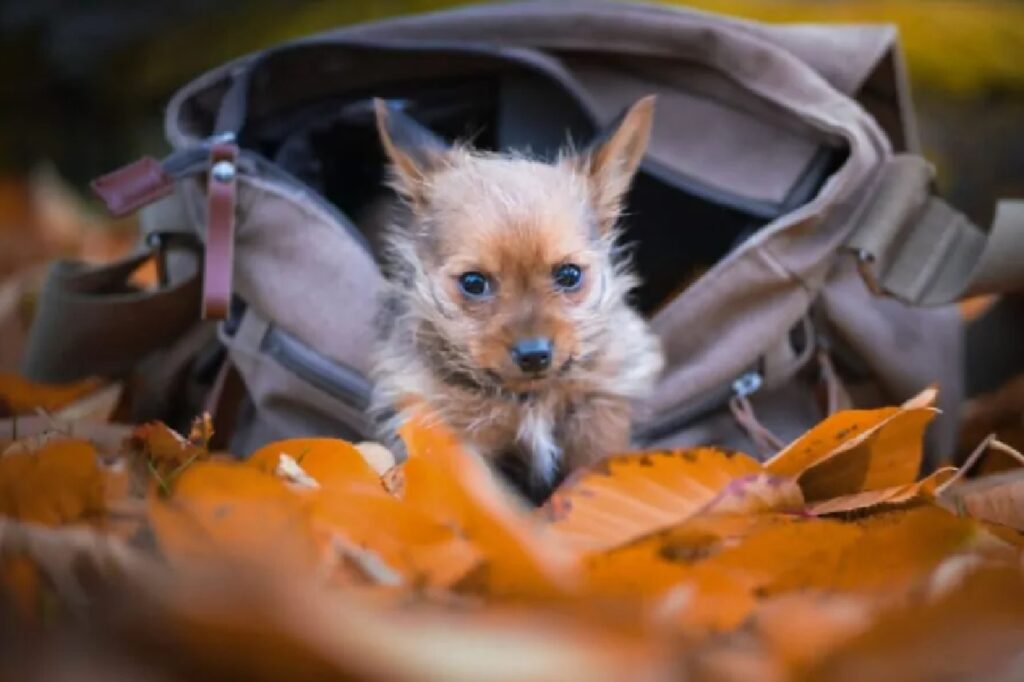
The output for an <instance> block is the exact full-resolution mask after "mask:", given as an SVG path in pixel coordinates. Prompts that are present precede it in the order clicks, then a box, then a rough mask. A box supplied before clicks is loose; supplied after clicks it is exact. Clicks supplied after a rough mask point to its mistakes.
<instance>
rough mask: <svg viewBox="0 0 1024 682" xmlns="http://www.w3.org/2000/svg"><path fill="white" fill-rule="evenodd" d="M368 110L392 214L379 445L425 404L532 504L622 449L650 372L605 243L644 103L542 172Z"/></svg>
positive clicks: (644, 116) (621, 263)
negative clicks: (384, 418)
mask: <svg viewBox="0 0 1024 682" xmlns="http://www.w3.org/2000/svg"><path fill="white" fill-rule="evenodd" d="M375 104H376V116H377V128H378V131H379V134H380V138H381V141H382V143H383V147H384V150H385V152H386V155H387V157H388V159H389V161H390V163H391V186H392V187H393V188H394V189H395V190H396V192H397V193H398V195H399V197H400V200H401V204H400V205H401V207H402V209H403V211H402V215H401V217H400V218H398V219H397V220H396V221H395V222H396V224H395V225H394V226H393V228H392V229H391V230H390V233H389V236H388V238H387V242H386V243H387V246H386V249H385V254H386V255H385V262H386V265H385V274H386V277H387V279H388V283H389V285H388V292H387V295H386V301H385V305H384V306H383V310H384V313H383V317H382V326H381V330H382V336H381V339H380V343H379V346H378V348H377V352H376V356H375V360H374V380H375V395H374V400H373V404H374V409H375V411H376V412H377V413H378V414H381V415H386V414H389V413H390V414H394V413H395V412H397V416H393V417H392V418H391V419H390V420H389V422H388V423H387V426H386V430H387V431H388V433H393V429H395V428H397V426H398V425H400V424H401V422H402V421H403V420H404V419H406V418H407V417H408V415H409V412H410V409H411V408H413V407H415V406H424V407H426V408H427V409H428V410H429V411H430V413H432V414H433V415H434V416H435V417H436V418H439V419H440V420H441V421H443V422H444V423H445V424H446V425H447V426H448V427H449V428H450V429H452V430H453V431H454V432H455V433H456V434H457V435H458V436H460V437H461V439H462V440H463V442H464V443H465V444H466V445H467V447H469V448H470V449H472V450H474V451H475V452H476V453H478V454H479V455H480V456H481V457H483V458H484V459H485V460H487V461H488V462H490V463H491V464H492V465H493V466H494V467H495V468H497V469H498V470H499V471H501V472H503V473H504V474H506V477H507V478H508V479H509V480H510V481H511V482H512V483H513V484H514V485H515V486H517V487H518V488H519V489H520V490H521V491H522V492H524V493H525V494H526V495H527V497H528V498H530V499H531V500H533V501H534V502H535V503H539V502H540V501H542V500H543V499H544V498H545V497H547V495H548V494H549V493H550V491H551V489H552V488H553V486H554V485H555V484H556V483H557V482H558V481H559V480H560V478H561V477H563V476H564V475H565V474H566V473H568V472H570V471H572V470H573V469H575V468H577V467H579V466H581V465H585V464H588V463H591V462H594V461H595V460H598V459H600V458H602V457H604V456H606V455H608V454H612V453H614V452H616V451H622V450H624V449H626V448H627V447H628V445H629V433H630V412H631V408H630V403H631V401H633V400H635V399H637V398H641V397H643V396H644V395H645V394H646V393H647V392H648V391H649V390H650V388H651V387H652V384H653V382H654V380H655V378H656V377H657V375H658V373H659V372H660V370H661V367H662V364H663V361H662V356H661V350H660V346H659V343H658V341H657V338H656V337H655V336H654V335H653V334H652V333H651V332H650V331H649V330H648V329H647V327H646V325H645V323H644V321H643V320H642V319H641V318H640V317H639V315H637V313H635V312H634V311H633V310H632V309H631V308H630V307H629V306H628V305H627V302H626V296H627V293H628V292H629V291H630V290H631V289H632V288H633V287H634V286H635V285H636V284H637V280H636V278H635V276H634V275H633V274H632V272H631V270H630V267H629V263H628V259H627V258H626V256H625V255H624V253H623V252H622V250H621V249H619V248H617V246H616V237H617V223H618V220H619V217H620V213H621V211H622V206H623V200H624V197H625V194H626V192H627V190H628V189H629V186H630V183H631V181H632V178H633V175H634V174H635V172H636V170H637V167H638V165H639V164H640V160H641V158H642V157H643V154H644V151H645V149H646V147H647V142H648V139H649V137H650V131H651V124H652V118H653V114H654V98H653V97H647V98H645V99H642V100H640V101H639V102H637V103H636V104H635V105H633V107H632V108H630V109H629V110H628V112H626V114H625V115H624V116H623V117H622V118H621V119H620V122H619V123H618V124H617V125H616V126H615V127H614V129H613V130H612V131H611V133H610V134H609V135H605V136H604V138H603V139H601V140H599V141H598V142H597V143H596V144H595V145H593V146H592V148H591V150H589V151H587V152H584V153H574V152H572V151H565V152H563V153H561V154H560V155H559V158H558V159H557V161H555V162H554V163H545V162H541V161H538V160H533V159H530V158H528V157H526V156H521V155H504V154H502V155H498V154H490V153H482V152H479V151H474V150H471V149H469V148H468V147H466V146H463V145H456V146H454V147H451V148H447V147H445V146H444V145H443V144H441V143H440V142H439V141H438V140H437V139H436V138H432V137H431V136H430V134H429V133H428V132H427V131H425V129H422V128H418V127H417V124H416V123H415V122H413V121H412V120H411V119H408V118H407V117H405V116H404V115H402V114H401V113H400V112H396V111H389V109H388V108H387V106H386V105H385V104H384V103H383V102H381V101H377V102H376V103H375Z"/></svg>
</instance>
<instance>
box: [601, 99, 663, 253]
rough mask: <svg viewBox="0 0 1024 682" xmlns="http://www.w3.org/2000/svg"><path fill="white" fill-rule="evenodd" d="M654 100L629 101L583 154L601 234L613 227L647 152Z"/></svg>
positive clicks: (652, 120) (652, 121)
mask: <svg viewBox="0 0 1024 682" xmlns="http://www.w3.org/2000/svg"><path fill="white" fill-rule="evenodd" d="M654 100H655V97H654V95H648V96H647V97H644V98H643V99H641V100H639V101H638V102H636V103H635V104H633V106H631V107H630V108H629V109H627V110H626V111H625V112H623V113H622V114H621V115H620V116H619V117H618V118H617V119H616V120H615V122H614V123H612V125H610V126H609V127H608V129H607V130H606V131H605V132H604V133H602V134H601V135H600V136H598V138H597V139H596V140H594V141H593V142H592V143H591V144H590V146H589V147H588V148H587V151H586V152H585V153H584V155H583V161H584V168H585V170H586V173H587V175H588V180H589V183H590V192H591V197H592V198H593V202H594V209H595V211H596V213H597V220H598V227H599V228H600V230H601V232H602V233H605V232H607V231H608V230H611V229H612V228H613V227H614V226H615V223H616V221H617V220H618V218H619V214H620V213H621V212H622V204H623V201H624V200H625V197H626V193H627V192H628V191H629V186H630V184H631V183H632V182H633V176H634V175H636V171H637V168H638V167H639V166H640V161H641V160H642V159H643V157H644V152H646V151H647V143H648V142H649V141H650V139H651V128H652V126H653V123H654Z"/></svg>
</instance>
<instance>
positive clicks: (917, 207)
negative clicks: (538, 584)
mask: <svg viewBox="0 0 1024 682" xmlns="http://www.w3.org/2000/svg"><path fill="white" fill-rule="evenodd" d="M651 93H654V94H656V95H657V96H658V105H657V113H656V119H655V125H654V132H653V137H652V140H651V144H650V147H649V150H648V153H647V155H646V157H645V159H644V161H643V164H642V166H641V170H640V172H639V174H638V176H637V179H636V182H635V186H634V188H633V189H632V191H631V194H630V197H629V206H628V211H627V218H626V221H625V237H624V239H625V241H626V242H628V243H629V244H630V248H631V249H632V250H633V253H634V258H635V263H636V265H637V267H638V269H639V272H640V274H641V276H642V277H643V280H644V283H643V285H642V286H641V287H640V289H639V290H638V291H637V292H636V297H635V301H634V302H635V304H636V305H637V307H638V308H639V309H640V310H641V311H642V312H643V313H644V314H645V315H646V316H647V318H648V319H649V322H650V325H651V327H652V328H653V330H654V331H655V332H656V333H657V334H658V335H659V337H660V338H661V340H662V343H663V346H664V350H665V355H666V360H667V364H666V369H665V371H664V373H663V375H662V376H661V378H660V380H659V382H658V384H657V388H656V390H655V391H654V393H653V394H652V395H651V396H650V397H649V399H647V400H645V401H643V403H641V404H638V405H637V409H636V417H635V424H634V431H633V433H634V441H635V445H636V446H637V447H643V448H667V447H677V446H685V445H694V444H718V445H722V446H725V447H732V448H736V449H739V450H743V451H747V452H750V453H751V454H755V455H760V456H766V455H768V454H770V453H771V451H772V450H773V449H775V448H777V447H778V446H779V444H780V443H781V442H784V441H786V440H788V439H790V438H792V437H794V436H796V435H797V434H799V433H800V432H801V431H803V430H804V429H806V428H808V427H809V426H811V425H813V424H814V423H816V422H818V421H819V420H820V419H821V418H822V417H823V416H824V415H825V414H827V413H828V412H829V411H833V410H836V409H839V408H841V407H848V406H851V405H852V406H858V407H868V406H873V405H877V404H882V403H892V401H894V400H895V401H898V400H902V399H905V398H908V397H909V396H911V395H912V394H914V393H915V392H917V391H918V390H920V389H921V388H923V387H925V386H927V385H928V384H932V383H938V384H939V385H940V387H941V393H940V396H941V397H940V407H941V408H943V411H944V415H943V416H942V417H940V419H939V420H938V425H937V426H936V427H935V429H934V433H932V434H931V436H932V439H931V441H930V442H931V452H930V455H931V456H932V457H942V456H944V455H946V454H948V450H949V446H950V444H951V443H952V442H953V435H954V432H955V429H956V418H955V417H956V413H957V408H958V405H959V403H960V401H961V400H962V397H963V396H962V393H963V376H962V374H963V372H962V367H963V357H962V356H963V323H962V321H961V319H960V316H959V315H958V313H957V310H956V308H955V307H954V306H952V305H950V304H951V303H953V302H955V301H957V300H958V299H960V298H962V297H964V296H965V295H968V294H974V293H980V292H992V291H1007V290H1010V289H1014V288H1016V287H1017V286H1018V285H1020V284H1021V282H1022V278H1024V267H1022V264H1024V260H1022V258H1024V203H1021V202H1003V203H1001V204H1000V206H999V208H998V210H997V213H996V220H995V222H994V224H993V225H992V227H991V229H988V230H984V229H981V228H979V227H978V226H976V225H974V224H972V223H971V222H970V221H969V220H968V219H967V218H965V217H964V216H963V215H962V214H960V213H959V212H957V211H956V210H955V209H953V208H951V207H950V206H949V205H947V204H946V203H945V202H943V200H942V199H940V198H939V197H937V196H935V195H934V193H933V191H932V184H933V183H932V169H931V167H930V166H929V164H928V163H927V162H926V161H925V160H924V159H923V158H922V157H921V156H920V151H919V143H918V138H917V133H916V129H915V121H914V113H913V108H912V104H911V100H910V97H909V90H908V87H907V79H906V74H905V70H904V64H903V61H902V57H901V54H900V51H899V47H898V44H897V34H896V31H895V30H894V28H892V27H890V26H821V25H785V26H778V25H775V26H773V25H764V24H759V23H755V22H750V21H740V20H736V19H732V18H725V17H721V16H716V15H712V14H706V13H702V12H698V11H693V10H686V9H671V8H668V7H659V6H647V5H637V4H626V3H613V2H559V3H547V2H527V3H509V4H488V5H481V6H475V7H467V8H462V9H457V10H452V11H446V12H440V13H434V14H426V15H420V16H410V17H404V18H399V19H393V20H387V21H382V22H377V23H370V24H364V25H358V26H352V27H346V28H341V29H338V30H333V31H329V32H326V33H321V34H318V35H315V36H312V37H308V38H303V39H299V40H294V41H290V42H287V43H285V44H282V45H278V46H276V47H273V48H270V49H267V50H264V51H262V52H258V53H254V54H250V55H247V56H244V57H242V58H239V59H236V60H234V61H232V62H230V63H227V64H225V65H223V66H221V67H219V68H216V69H213V70H212V71H209V72H208V73H205V74H203V75H201V76H200V77H198V78H196V79H195V80H193V81H192V82H191V83H189V84H187V85H186V86H184V87H183V88H182V89H181V90H180V91H178V92H177V94H175V95H174V97H173V99H172V100H171V102H170V105H169V107H168V109H167V112H166V134H167V139H168V141H169V142H170V145H171V146H172V148H173V151H172V152H171V154H170V155H169V156H167V157H166V158H165V159H163V160H162V161H156V160H154V159H152V158H147V159H143V160H141V161H139V162H136V163H134V164H131V165H129V166H126V167H125V168H123V169H121V170H119V171H115V172H113V173H111V174H110V175H107V176H104V177H103V178H100V179H98V180H97V181H96V183H95V189H96V191H97V193H98V194H99V195H100V196H101V197H102V198H103V199H104V201H105V202H106V203H107V205H108V206H109V207H110V209H111V210H112V211H113V212H115V213H118V214H124V213H128V212H131V211H134V210H137V209H140V208H144V207H145V208H144V211H143V214H142V220H141V222H142V227H143V233H144V237H143V241H142V244H141V245H140V248H139V251H138V253H137V254H134V255H133V256H131V257H130V258H127V259H125V260H123V261H120V262H116V263H112V264H109V265H106V266H102V267H87V266H85V265H83V264H81V263H74V262H60V263H57V264H55V265H54V266H53V269H52V271H51V273H50V276H49V278H48V281H47V283H46V286H45V287H44V290H43V292H42V294H41V296H40V299H39V306H38V314H37V317H36V320H35V323H34V326H33V329H32V334H31V340H30V350H29V353H28V356H27V358H26V364H25V370H26V373H27V374H28V376H30V377H32V378H34V379H37V380H44V381H64V380H70V379H74V378H77V377H80V376H83V375H87V374H102V375H109V376H119V377H127V380H128V386H129V396H130V398H131V400H130V409H131V412H130V414H129V415H128V418H132V419H142V418H157V417H158V418H162V419H165V420H171V421H172V423H174V420H175V419H178V420H181V419H185V418H186V417H187V416H188V415H190V414H192V413H194V412H196V411H198V410H200V409H203V408H207V409H212V410H215V412H216V417H217V422H218V429H219V431H220V433H221V435H222V436H228V437H230V440H229V441H225V442H224V446H225V447H229V448H230V449H231V451H232V452H235V453H237V454H240V455H244V454H246V453H248V452H251V451H252V450H253V449H254V448H256V447H258V446H259V445H261V444H263V443H265V442H267V441H269V440H272V439H280V438H286V437H293V436H307V435H320V436H340V437H344V438H349V439H353V440H362V439H368V438H372V437H374V435H375V434H374V431H373V427H372V424H370V423H369V421H368V419H367V417H366V415H365V408H366V406H367V401H368V397H369V393H370V390H371V385H370V383H369V381H368V379H367V375H368V370H369V357H370V351H371V349H372V347H373V344H374V343H375V338H376V331H375V324H374V320H375V316H376V313H377V306H378V296H377V294H378V292H379V290H380V289H381V284H382V276H381V273H380V270H379V267H378V263H377V261H376V259H375V257H374V254H373V252H372V249H371V248H370V246H369V245H368V243H367V240H366V239H365V238H364V236H363V234H362V233H361V232H360V227H359V226H360V224H362V223H363V221H365V220H368V219H369V216H371V215H372V213H373V210H374V205H375V201H376V200H378V199H379V198H380V197H381V196H382V194H381V193H382V192H383V191H384V190H383V188H382V185H381V178H382V164H383V157H382V154H381V150H380V147H379V142H378V140H377V137H376V133H375V131H374V128H373V117H372V107H371V101H372V98H373V97H381V98H385V99H387V100H389V101H390V102H391V103H392V105H393V106H398V107H400V108H402V109H403V110H404V111H405V112H406V113H408V114H409V115H410V116H411V117H412V118H414V119H415V120H417V121H418V122H419V123H420V124H422V125H424V126H426V127H427V128H429V129H430V130H432V131H433V132H434V133H436V134H438V135H441V136H443V137H446V138H448V139H453V138H458V137H465V136H467V135H473V136H474V143H475V144H476V145H477V146H480V147H483V148H490V149H495V150H508V149H523V148H529V149H530V150H531V151H532V153H534V154H537V155H539V156H541V157H543V156H545V155H550V154H552V153H554V151H555V150H557V148H558V147H559V146H561V145H562V144H564V143H565V142H566V140H567V139H569V138H571V139H573V140H574V141H576V142H577V143H581V142H582V143H585V142H586V141H587V140H589V139H591V138H593V137H594V136H595V135H598V134H599V133H600V132H601V130H602V129H604V128H605V127H606V126H608V125H609V124H610V123H611V122H612V121H613V120H614V119H615V117H616V116H617V114H619V112H621V111H622V110H623V109H624V108H625V107H627V106H628V105H629V104H631V103H633V102H634V101H635V100H637V99H638V98H639V97H641V96H644V95H647V94H651ZM151 257H156V258H157V259H158V262H159V264H160V268H161V284H160V286H159V287H158V288H156V289H155V290H147V291H139V290H135V289H132V288H131V287H130V286H129V285H127V284H126V282H127V278H128V276H129V275H130V274H131V272H132V271H133V270H134V269H135V268H137V267H138V266H139V265H140V264H141V263H142V262H144V261H145V260H146V259H148V258H151Z"/></svg>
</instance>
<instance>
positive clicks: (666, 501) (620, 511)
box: [542, 448, 762, 551]
mask: <svg viewBox="0 0 1024 682" xmlns="http://www.w3.org/2000/svg"><path fill="white" fill-rule="evenodd" d="M761 472H762V468H761V465H760V464H758V463H757V461H756V460H754V459H753V458H751V457H748V456H746V455H743V454H740V453H727V452H723V451H721V450H715V449H713V448H694V449H692V450H673V451H661V452H651V453H637V454H629V455H620V456H617V457H610V458H608V459H606V460H604V461H602V462H599V463H597V464H595V465H593V466H592V467H590V468H589V469H585V470H582V471H581V472H580V473H578V474H576V475H575V476H573V477H572V478H571V479H570V480H568V481H566V483H564V484H563V485H562V486H561V487H560V488H558V490H556V491H555V493H554V494H553V495H552V496H551V499H550V500H548V502H547V503H546V504H545V505H544V507H543V509H542V514H543V515H544V516H545V517H546V518H547V519H548V520H549V522H550V527H551V529H552V530H553V531H555V533H556V534H557V536H558V537H559V538H560V540H561V541H562V542H565V543H567V544H568V545H570V546H572V547H577V548H580V549H584V550H590V551H596V550H601V549H606V548H608V547H614V546H616V545H620V544H622V543H624V542H628V541H629V540H631V539H633V538H637V537H640V536H642V535H646V534H647V533H650V532H652V531H654V530H657V529H658V528H663V527H665V526H669V525H672V524H675V523H679V522H681V521H683V520H684V519H686V518H687V517H689V516H692V515H693V514H695V513H697V512H699V511H700V510H701V509H702V508H703V507H704V506H706V505H708V504H710V503H711V502H712V501H713V500H715V498H716V496H718V495H719V494H721V493H722V492H723V491H724V490H725V489H726V488H727V486H728V485H729V484H730V483H731V482H733V481H736V480H737V479H741V478H743V477H746V476H752V475H754V476H756V475H758V474H760V473H761Z"/></svg>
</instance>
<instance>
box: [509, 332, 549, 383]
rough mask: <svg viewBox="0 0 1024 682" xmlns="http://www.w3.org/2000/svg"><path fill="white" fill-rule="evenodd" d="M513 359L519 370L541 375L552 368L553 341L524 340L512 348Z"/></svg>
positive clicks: (540, 339)
mask: <svg viewBox="0 0 1024 682" xmlns="http://www.w3.org/2000/svg"><path fill="white" fill-rule="evenodd" d="M512 359H513V360H515V363H516V364H517V365H519V369H521V370H523V371H524V372H528V373H530V374H539V373H540V372H543V371H544V370H546V369H547V368H548V367H550V366H551V339H545V338H535V339H523V340H522V341H518V342H516V345H514V346H512Z"/></svg>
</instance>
